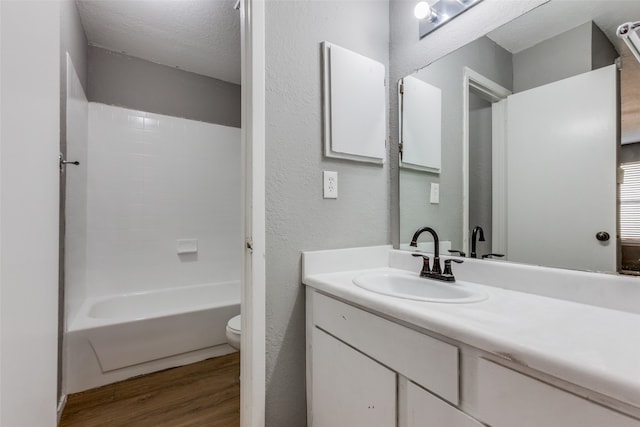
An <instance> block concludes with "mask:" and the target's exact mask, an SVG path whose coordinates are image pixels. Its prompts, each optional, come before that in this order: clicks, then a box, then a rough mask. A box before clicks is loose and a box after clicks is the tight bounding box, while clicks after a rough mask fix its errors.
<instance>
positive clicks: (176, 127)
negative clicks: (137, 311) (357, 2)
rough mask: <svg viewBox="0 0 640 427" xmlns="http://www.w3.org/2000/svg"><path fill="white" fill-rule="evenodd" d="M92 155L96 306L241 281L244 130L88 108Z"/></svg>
mask: <svg viewBox="0 0 640 427" xmlns="http://www.w3.org/2000/svg"><path fill="white" fill-rule="evenodd" d="M87 154H88V160H87V165H88V167H87V203H86V215H87V217H86V295H87V296H88V297H93V296H102V295H111V294H121V293H129V292H136V291H144V290H153V289H160V288H168V287H175V286H181V285H191V284H198V283H208V282H217V281H226V280H237V279H238V278H239V277H240V268H241V259H240V254H241V249H240V248H241V238H240V236H241V234H240V232H241V228H240V227H241V218H240V202H241V199H240V178H241V176H240V130H239V129H237V128H232V127H226V126H220V125H213V124H209V123H204V122H196V121H192V120H186V119H180V118H175V117H169V116H163V115H158V114H151V113H145V112H142V111H136V110H129V109H125V108H120V107H113V106H108V105H104V104H97V103H89V145H88V153H87ZM69 178H72V177H71V174H69ZM70 191H71V190H70ZM76 208H77V207H76ZM70 215H71V214H70ZM185 238H189V239H190V238H196V239H198V254H194V255H181V256H179V255H178V254H177V246H176V240H177V239H185ZM76 244H78V245H82V242H76ZM70 255H71V254H70ZM70 255H69V256H70ZM74 262H75V261H74V260H71V259H70V260H69V263H70V264H72V263H74ZM74 292H76V295H79V294H81V293H82V289H81V288H80V287H78V288H76V289H75V291H74ZM74 299H75V298H74Z"/></svg>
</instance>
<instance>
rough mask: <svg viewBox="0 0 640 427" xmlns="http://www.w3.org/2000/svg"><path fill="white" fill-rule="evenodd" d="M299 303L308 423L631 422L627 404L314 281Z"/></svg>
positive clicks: (492, 426) (618, 425)
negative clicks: (448, 338)
mask: <svg viewBox="0 0 640 427" xmlns="http://www.w3.org/2000/svg"><path fill="white" fill-rule="evenodd" d="M306 308H307V405H308V425H309V426H312V427H343V426H344V427H347V426H348V427H358V426H366V427H377V426H380V427H387V426H388V427H392V426H396V427H483V426H489V427H542V426H544V427H604V426H606V427H640V420H639V419H638V416H639V415H638V414H640V411H637V410H636V409H637V408H635V407H633V408H631V407H628V406H625V405H624V404H622V403H621V402H617V401H613V400H607V399H604V400H603V398H602V396H601V395H600V396H599V395H597V394H596V393H594V392H590V391H589V390H585V389H580V388H577V387H576V386H574V385H572V384H568V383H564V382H562V381H561V380H557V379H553V381H551V382H552V383H553V385H551V384H550V383H549V381H548V380H549V377H545V376H544V375H543V374H540V373H538V374H536V372H535V371H531V370H527V369H525V368H523V370H524V371H526V372H525V373H523V372H519V371H516V370H514V369H512V368H510V367H507V366H503V365H502V364H499V363H495V361H492V360H491V359H495V360H497V361H499V360H501V359H499V358H496V356H495V355H491V354H489V353H486V352H484V351H481V350H478V349H474V348H471V347H469V346H466V345H464V344H458V345H453V344H451V343H449V342H444V341H441V340H439V339H436V338H434V337H431V336H429V335H427V334H426V332H427V331H425V333H422V332H419V331H418V330H415V329H413V328H412V327H411V326H410V325H402V324H400V322H399V321H395V320H393V321H392V320H388V319H385V318H383V317H380V316H378V315H375V314H373V313H371V312H369V311H367V310H365V309H361V308H357V307H355V306H353V305H351V304H347V303H344V302H341V301H339V300H337V299H335V298H333V297H329V296H327V295H324V294H322V293H320V292H317V291H316V290H314V289H313V288H307V307H306ZM452 342H454V341H452ZM463 357H464V360H463V359H462V358H463ZM463 361H464V363H463ZM500 363H502V362H500ZM506 364H507V365H508V363H506ZM463 365H464V366H465V368H464V369H462V366H463ZM461 370H462V371H463V374H461ZM532 375H533V376H532ZM538 375H540V378H543V377H544V378H546V379H540V378H537V376H538ZM559 387H566V388H559ZM461 395H463V396H465V399H466V400H465V399H462V398H461ZM598 402H599V403H598ZM607 402H608V403H607ZM608 404H610V405H611V406H612V407H615V408H616V409H612V408H609V407H607V405H608ZM624 408H626V409H624ZM625 411H626V412H627V413H628V414H632V415H625V414H624V412H625Z"/></svg>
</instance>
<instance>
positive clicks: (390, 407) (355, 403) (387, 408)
mask: <svg viewBox="0 0 640 427" xmlns="http://www.w3.org/2000/svg"><path fill="white" fill-rule="evenodd" d="M313 343H314V360H315V362H314V364H313V366H312V374H311V375H312V377H313V383H312V387H313V390H312V391H311V395H312V396H313V397H314V400H313V408H314V413H313V425H314V426H318V427H319V426H326V427H331V426H350V427H394V426H395V425H396V405H395V401H396V374H395V372H393V371H391V370H389V369H388V368H386V367H384V366H383V365H381V364H379V363H377V362H376V361H374V360H373V359H371V358H369V357H367V356H365V355H364V354H362V353H360V352H358V351H357V350H354V349H353V348H351V347H349V346H348V345H346V344H345V343H343V342H341V341H338V340H337V339H335V338H333V337H332V336H330V335H328V334H327V333H325V332H323V331H321V330H319V329H315V330H314V331H313Z"/></svg>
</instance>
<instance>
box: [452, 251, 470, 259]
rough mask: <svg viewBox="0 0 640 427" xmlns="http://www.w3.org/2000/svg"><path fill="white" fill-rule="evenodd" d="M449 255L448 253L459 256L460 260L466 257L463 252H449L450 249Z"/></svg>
mask: <svg viewBox="0 0 640 427" xmlns="http://www.w3.org/2000/svg"><path fill="white" fill-rule="evenodd" d="M449 253H450V254H458V255H460V256H461V257H462V258H464V257H466V256H467V254H465V253H464V252H462V251H456V250H451V249H449Z"/></svg>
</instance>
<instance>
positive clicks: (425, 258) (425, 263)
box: [411, 254, 431, 275]
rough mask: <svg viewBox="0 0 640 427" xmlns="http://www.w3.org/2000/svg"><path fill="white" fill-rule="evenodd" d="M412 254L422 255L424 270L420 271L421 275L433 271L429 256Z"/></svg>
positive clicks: (420, 255)
mask: <svg viewBox="0 0 640 427" xmlns="http://www.w3.org/2000/svg"><path fill="white" fill-rule="evenodd" d="M411 256H415V257H422V270H421V271H420V275H424V274H426V273H430V272H431V268H430V267H429V257H428V256H426V255H422V254H411Z"/></svg>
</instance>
